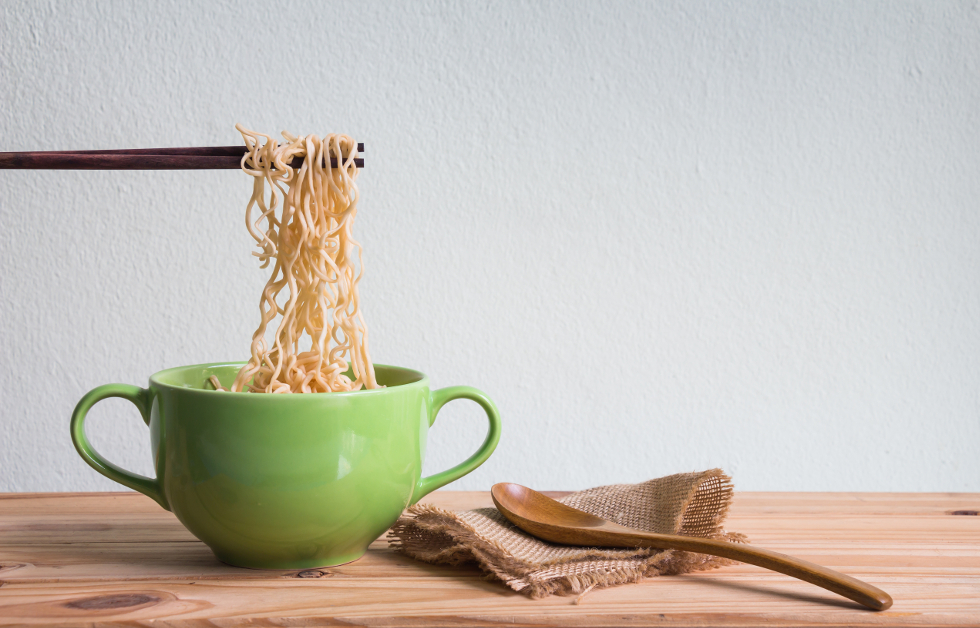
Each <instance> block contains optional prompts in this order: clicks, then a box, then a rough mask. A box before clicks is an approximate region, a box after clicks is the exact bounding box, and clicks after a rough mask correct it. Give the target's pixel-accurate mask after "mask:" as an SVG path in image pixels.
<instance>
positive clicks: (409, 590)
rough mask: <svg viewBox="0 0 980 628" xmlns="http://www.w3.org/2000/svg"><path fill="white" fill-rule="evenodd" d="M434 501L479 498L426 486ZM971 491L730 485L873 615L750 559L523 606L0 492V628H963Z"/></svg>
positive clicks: (156, 518) (433, 569)
mask: <svg viewBox="0 0 980 628" xmlns="http://www.w3.org/2000/svg"><path fill="white" fill-rule="evenodd" d="M427 501H430V502H432V503H434V504H437V505H439V506H442V507H444V508H453V509H466V508H474V507H479V506H487V505H490V499H489V494H488V493H465V492H451V491H442V492H437V493H435V494H433V495H431V496H430V498H429V499H428V500H427ZM978 510H980V494H964V493H958V494H957V493H949V494H932V493H930V494H924V493H918V494H908V493H905V494H898V493H893V494H888V493H873V494H872V493H738V494H736V497H735V504H734V506H733V509H732V511H731V515H730V517H729V525H728V528H729V529H731V530H737V531H740V532H744V533H746V534H748V535H749V537H750V538H751V539H752V541H753V542H754V543H756V544H758V545H759V546H762V547H768V548H771V549H774V550H777V551H781V552H785V553H788V554H792V555H794V556H798V557H801V558H805V559H808V560H812V561H815V562H818V563H821V564H824V565H827V566H830V567H833V568H835V569H839V570H841V571H844V572H846V573H848V574H851V575H853V576H856V577H858V578H861V579H864V580H867V581H869V582H871V583H873V584H875V585H877V586H879V587H881V588H882V589H884V590H886V591H888V592H889V593H890V594H891V595H892V597H894V598H895V605H894V606H893V607H892V608H891V609H890V610H888V611H886V612H883V613H875V612H872V611H867V610H863V609H861V607H859V606H857V605H856V604H854V603H852V602H849V601H847V600H845V599H843V598H840V597H837V596H835V595H833V594H831V593H828V592H826V591H824V590H822V589H819V588H816V587H814V586H812V585H808V584H806V583H802V582H799V581H796V580H792V579H790V578H788V577H786V576H782V575H780V574H776V573H772V572H768V571H764V570H762V569H759V568H757V567H753V566H749V565H738V566H733V567H725V568H723V569H719V570H716V571H711V572H705V573H699V574H691V575H685V576H673V577H660V578H652V579H649V580H646V581H644V582H642V583H640V584H635V585H626V586H621V587H614V588H610V589H603V590H596V591H593V592H591V593H589V594H588V595H587V596H586V597H585V598H583V599H582V601H581V603H580V604H578V605H575V604H573V603H572V602H573V600H572V598H562V597H551V598H548V599H544V600H529V599H527V598H525V597H524V596H522V595H519V594H517V593H514V592H513V591H510V590H509V589H507V588H506V587H504V586H503V585H501V584H499V583H491V582H487V581H485V580H484V579H483V578H482V577H481V576H482V574H481V572H480V571H479V570H478V569H476V568H475V567H456V568H453V567H439V566H432V565H425V564H421V563H417V562H415V561H413V560H411V559H408V558H406V557H404V556H401V555H399V554H396V553H395V552H393V551H391V550H389V549H388V547H387V543H386V542H385V541H384V540H380V541H376V542H375V543H374V545H372V546H371V550H370V551H369V552H368V555H367V556H365V557H364V558H362V559H361V560H359V561H357V562H355V563H353V564H350V565H344V566H342V567H334V568H330V569H321V570H310V571H305V572H296V571H291V572H278V571H277V572H269V571H254V570H248V569H236V568H233V567H228V566H225V565H223V564H221V563H219V562H218V561H217V560H216V559H215V558H214V557H213V556H212V555H211V553H210V551H209V550H208V548H207V547H205V546H204V544H202V543H200V542H199V541H197V540H196V539H194V537H192V536H191V535H190V534H189V533H188V532H187V531H186V530H185V529H184V528H183V527H181V525H180V524H179V523H178V522H177V520H176V519H175V518H174V516H173V515H171V514H170V513H169V512H165V511H163V510H162V509H160V508H159V507H158V506H156V505H155V504H154V503H153V502H151V501H150V500H149V499H147V498H146V497H143V496H142V495H138V494H135V493H85V494H56V493H40V494H0V625H14V624H16V625H23V624H48V625H72V626H77V625H81V624H88V625H123V624H125V625H127V626H150V625H154V626H200V625H208V626H212V625H213V626H241V625H249V626H262V625H288V626H310V625H330V626H500V625H507V626H650V625H654V626H760V625H766V626H801V625H805V626H858V625H870V626H980V516H977V511H978Z"/></svg>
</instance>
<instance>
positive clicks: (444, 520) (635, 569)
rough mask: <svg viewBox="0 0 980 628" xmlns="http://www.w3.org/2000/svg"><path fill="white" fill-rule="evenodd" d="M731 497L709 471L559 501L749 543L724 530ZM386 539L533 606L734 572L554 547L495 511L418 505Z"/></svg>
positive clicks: (652, 527)
mask: <svg viewBox="0 0 980 628" xmlns="http://www.w3.org/2000/svg"><path fill="white" fill-rule="evenodd" d="M732 491H733V487H732V483H731V478H729V477H728V476H727V475H725V474H724V473H723V472H722V471H721V469H711V470H710V471H703V472H701V473H680V474H677V475H671V476H667V477H663V478H659V479H656V480H649V481H647V482H643V483H641V484H614V485H611V486H600V487H597V488H591V489H588V490H585V491H581V492H578V493H572V494H570V495H566V496H565V497H562V498H560V499H559V500H558V501H560V502H562V503H564V504H567V505H569V506H572V507H573V508H578V509H579V510H584V511H585V512H588V513H592V514H594V515H597V516H599V517H603V518H604V519H609V520H610V521H615V522H616V523H619V524H622V525H625V526H629V527H631V528H637V529H640V530H648V531H650V532H660V533H666V534H685V535H689V536H701V537H709V538H713V539H723V540H728V541H737V542H744V541H745V537H744V536H743V535H741V534H737V533H728V532H725V531H724V530H723V529H722V523H723V522H724V520H725V516H726V515H727V514H728V507H729V505H730V504H731V500H732ZM388 534H389V537H388V539H389V542H390V544H391V545H392V547H394V548H395V549H397V550H398V551H400V552H403V553H405V554H407V555H408V556H411V557H412V558H415V559H418V560H421V561H425V562H427V563H438V564H446V565H460V564H463V563H467V562H472V561H475V562H477V563H478V564H479V565H480V567H482V568H483V570H484V571H485V572H486V573H487V576H488V577H489V578H490V579H492V580H500V581H502V582H504V583H505V584H506V585H507V586H509V587H510V588H512V589H514V590H515V591H520V592H521V593H523V594H525V595H528V596H529V597H532V598H540V597H545V596H547V595H552V594H554V595H575V594H582V593H585V592H587V591H590V590H592V589H593V588H596V587H608V586H613V585H617V584H625V583H629V582H637V581H638V580H641V579H642V578H644V577H649V576H656V575H667V574H681V573H686V572H690V571H699V570H703V569H714V568H715V567H720V566H722V565H729V564H732V561H729V560H726V559H724V558H718V557H715V556H706V555H704V554H692V553H689V552H682V551H679V550H656V549H597V548H590V547H571V546H563V545H554V544H551V543H546V542H544V541H540V540H538V539H536V538H534V537H533V536H530V535H529V534H526V533H525V532H523V531H521V530H520V529H519V528H517V527H515V526H514V525H513V524H511V523H510V522H509V521H507V520H506V519H505V518H504V516H503V515H501V514H500V512H498V511H497V509H496V508H478V509H476V510H467V511H465V512H450V511H447V510H442V509H440V508H436V507H434V506H429V505H416V506H412V507H411V508H409V509H408V510H407V511H406V514H405V515H403V516H402V517H401V518H400V519H399V520H398V521H397V522H396V523H395V525H394V526H392V528H391V530H390V531H389V533H388Z"/></svg>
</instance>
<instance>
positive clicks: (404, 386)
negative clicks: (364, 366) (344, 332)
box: [71, 363, 500, 569]
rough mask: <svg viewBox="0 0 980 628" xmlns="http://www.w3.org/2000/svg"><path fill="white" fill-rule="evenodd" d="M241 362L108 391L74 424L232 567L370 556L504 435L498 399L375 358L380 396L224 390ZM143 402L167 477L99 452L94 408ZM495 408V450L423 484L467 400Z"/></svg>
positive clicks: (83, 446)
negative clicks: (435, 435)
mask: <svg viewBox="0 0 980 628" xmlns="http://www.w3.org/2000/svg"><path fill="white" fill-rule="evenodd" d="M241 366H242V364H241V363H237V364H202V365H196V366H185V367H179V368H173V369H168V370H166V371H161V372H159V373H156V374H155V375H153V376H152V377H150V385H149V388H145V389H144V388H138V387H136V386H129V385H125V384H108V385H105V386H100V387H98V388H96V389H94V390H92V391H91V392H89V393H88V394H87V395H85V396H84V397H83V398H82V400H81V401H79V403H78V405H77V406H76V408H75V412H74V414H73V415H72V420H71V435H72V441H73V442H74V443H75V449H76V450H77V451H78V453H79V455H81V457H82V458H83V459H85V461H86V462H88V464H89V465H91V466H92V468H94V469H95V470H96V471H98V472H99V473H101V474H102V475H104V476H106V477H108V478H109V479H111V480H114V481H116V482H119V483H120V484H122V485H123V486H127V487H129V488H132V489H134V490H137V491H139V492H141V493H144V494H145V495H147V496H149V497H151V498H152V499H153V500H154V501H156V502H157V503H158V504H160V505H161V506H162V507H164V508H166V509H167V510H171V511H173V513H174V514H175V515H176V516H177V518H178V519H179V520H180V521H181V523H183V524H184V525H185V526H186V527H187V529H188V530H190V531H191V532H192V533H193V534H194V535H195V536H196V537H197V538H199V539H201V540H202V541H204V542H205V543H207V544H208V546H209V547H210V548H211V549H212V550H213V551H214V553H215V555H216V556H217V557H218V558H219V559H220V560H222V561H224V562H226V563H229V564H232V565H238V566H242V567H253V568H263V569H304V568H311V567H321V566H330V565H339V564H342V563H346V562H350V561H352V560H356V559H357V558H359V557H360V556H361V555H363V554H364V552H365V551H366V550H367V546H368V545H369V544H370V543H371V541H373V540H374V539H376V538H378V536H380V535H381V534H382V533H383V532H384V531H385V530H387V529H388V528H389V527H390V526H391V524H393V523H394V522H395V520H396V519H397V518H398V516H399V515H400V514H401V513H402V511H403V510H404V509H405V507H406V506H408V505H409V504H414V503H415V502H417V501H418V500H419V499H421V498H422V497H423V496H424V495H426V494H427V493H429V492H431V491H433V490H435V489H437V488H439V487H441V486H444V485H446V484H448V483H449V482H452V481H453V480H456V479H458V478H460V477H462V476H464V475H466V474H467V473H469V472H470V471H473V470H474V469H476V468H477V467H479V466H480V465H481V464H483V462H484V461H485V460H486V459H487V458H489V457H490V454H491V453H493V450H494V448H495V447H496V446H497V441H498V440H499V438H500V417H499V414H498V412H497V409H496V407H495V406H494V404H493V402H492V401H491V400H490V399H489V398H488V397H487V396H486V395H484V394H483V393H482V392H480V391H479V390H476V389H475V388H469V387H466V386H455V387H452V388H443V389H441V390H435V391H430V390H429V381H428V378H427V377H426V376H425V375H423V374H422V373H419V372H417V371H413V370H410V369H405V368H399V367H392V366H384V365H375V371H376V374H377V378H378V382H379V383H380V384H382V385H384V386H385V388H379V389H375V390H362V391H357V392H350V393H318V394H300V395H295V394H294V395H270V394H256V393H231V392H219V391H215V390H211V389H210V385H209V384H207V383H206V382H207V380H208V378H209V377H210V376H211V375H216V376H217V377H218V379H219V380H220V381H221V383H222V384H223V385H224V386H226V387H227V386H229V385H230V384H231V383H232V382H233V381H234V379H235V375H236V374H237V373H238V369H239V368H240V367H241ZM107 397H122V398H124V399H128V400H129V401H131V402H133V404H134V405H136V407H137V408H138V409H139V411H140V414H141V415H142V417H143V420H144V421H145V422H146V423H147V424H148V425H149V427H150V441H151V447H152V452H153V460H154V466H155V470H156V478H147V477H143V476H141V475H137V474H135V473H130V472H129V471H126V470H124V469H122V468H120V467H118V466H116V465H114V464H112V463H111V462H108V461H107V460H105V459H104V458H102V456H100V455H99V454H98V452H96V451H95V450H94V449H93V448H92V446H91V445H90V444H89V442H88V440H87V438H86V436H85V429H84V423H85V415H86V413H87V412H88V410H89V408H91V407H92V405H94V404H95V403H96V402H98V401H99V400H101V399H105V398H107ZM461 398H462V399H471V400H473V401H476V402H477V403H478V404H480V405H481V406H482V407H483V409H484V410H485V411H486V413H487V418H488V420H489V422H490V429H489V431H488V432H487V437H486V439H485V440H484V442H483V444H482V445H481V446H480V448H479V449H478V450H477V452H476V453H475V454H473V455H472V456H471V457H470V458H468V459H467V460H465V461H464V462H462V463H460V464H459V465H457V466H455V467H453V468H452V469H449V470H447V471H444V472H442V473H438V474H436V475H433V476H430V477H427V478H422V477H421V471H422V462H423V460H424V458H425V447H426V436H427V434H428V429H429V427H430V425H431V424H432V423H433V422H434V421H435V417H436V413H438V411H439V409H440V408H441V407H442V406H443V405H444V404H445V403H447V402H448V401H450V400H453V399H461Z"/></svg>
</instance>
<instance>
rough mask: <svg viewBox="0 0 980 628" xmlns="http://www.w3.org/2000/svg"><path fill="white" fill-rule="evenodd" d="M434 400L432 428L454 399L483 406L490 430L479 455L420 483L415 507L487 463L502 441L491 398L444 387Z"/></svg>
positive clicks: (474, 391) (462, 388) (414, 496)
mask: <svg viewBox="0 0 980 628" xmlns="http://www.w3.org/2000/svg"><path fill="white" fill-rule="evenodd" d="M431 399H432V403H431V404H430V405H429V425H432V424H433V423H435V420H436V414H438V413H439V409H440V408H442V406H444V405H446V404H447V403H448V402H450V401H452V400H453V399H470V400H472V401H475V402H477V403H478V404H480V406H481V407H482V408H483V410H484V412H486V413H487V420H488V421H490V429H489V430H487V437H486V438H485V439H484V441H483V444H482V445H480V448H479V449H477V450H476V453H475V454H473V455H472V456H470V457H469V458H467V459H466V460H464V461H463V462H461V463H459V464H458V465H456V466H455V467H453V468H452V469H449V470H447V471H443V472H442V473H436V474H435V475H430V476H429V477H427V478H422V479H421V480H419V483H418V485H416V487H415V491H414V492H413V494H412V504H415V503H416V502H417V501H419V500H420V499H422V498H423V497H425V496H426V495H428V494H429V493H431V492H432V491H434V490H436V489H437V488H440V487H443V486H445V485H447V484H449V483H450V482H453V481H454V480H458V479H459V478H461V477H463V476H464V475H466V474H467V473H469V472H470V471H473V470H474V469H476V468H477V467H479V466H480V465H481V464H483V463H484V462H486V460H487V458H489V457H490V454H492V453H493V450H494V449H496V447H497V442H498V441H499V440H500V413H499V412H498V411H497V406H495V405H494V403H493V401H491V400H490V397H487V396H486V395H485V394H483V393H482V392H480V391H479V390H477V389H476V388H470V387H469V386H450V387H449V388H440V389H439V390H434V391H432V397H431Z"/></svg>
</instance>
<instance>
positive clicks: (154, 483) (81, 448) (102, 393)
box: [71, 384, 170, 510]
mask: <svg viewBox="0 0 980 628" xmlns="http://www.w3.org/2000/svg"><path fill="white" fill-rule="evenodd" d="M109 397H121V398H122V399H125V400H127V401H130V402H132V403H133V405H135V406H136V408H137V409H138V410H139V411H140V414H141V415H142V416H143V421H144V422H145V423H146V424H147V425H149V424H150V412H149V401H150V391H149V390H147V389H145V388H140V387H138V386H130V385H129V384H106V385H104V386H99V387H98V388H93V389H92V390H90V391H89V392H88V394H86V395H85V396H84V397H82V400H81V401H79V402H78V405H77V406H75V411H74V412H73V413H72V415H71V440H72V442H73V443H75V451H77V452H78V455H79V456H81V457H82V459H83V460H84V461H85V462H87V463H88V464H89V466H90V467H92V468H93V469H95V470H96V471H98V472H99V473H101V474H102V475H104V476H106V477H107V478H109V479H110V480H112V481H114V482H119V483H120V484H122V485H123V486H127V487H129V488H131V489H133V490H136V491H139V492H140V493H143V494H144V495H146V496H147V497H149V498H150V499H152V500H153V501H155V502H156V503H158V504H160V505H161V506H163V508H164V509H165V510H170V506H169V505H168V504H167V500H166V498H164V496H163V490H162V489H161V488H160V482H159V481H158V480H156V479H151V478H148V477H145V476H142V475H139V474H136V473H131V472H129V471H127V470H125V469H123V468H122V467H118V466H116V465H114V464H112V463H111V462H109V461H108V460H106V459H105V458H103V457H102V456H101V455H99V452H97V451H95V448H94V447H92V445H91V443H89V442H88V438H86V437H85V415H87V414H88V411H89V409H90V408H91V407H92V406H94V405H95V404H96V403H98V402H99V401H102V400H103V399H107V398H109Z"/></svg>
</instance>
